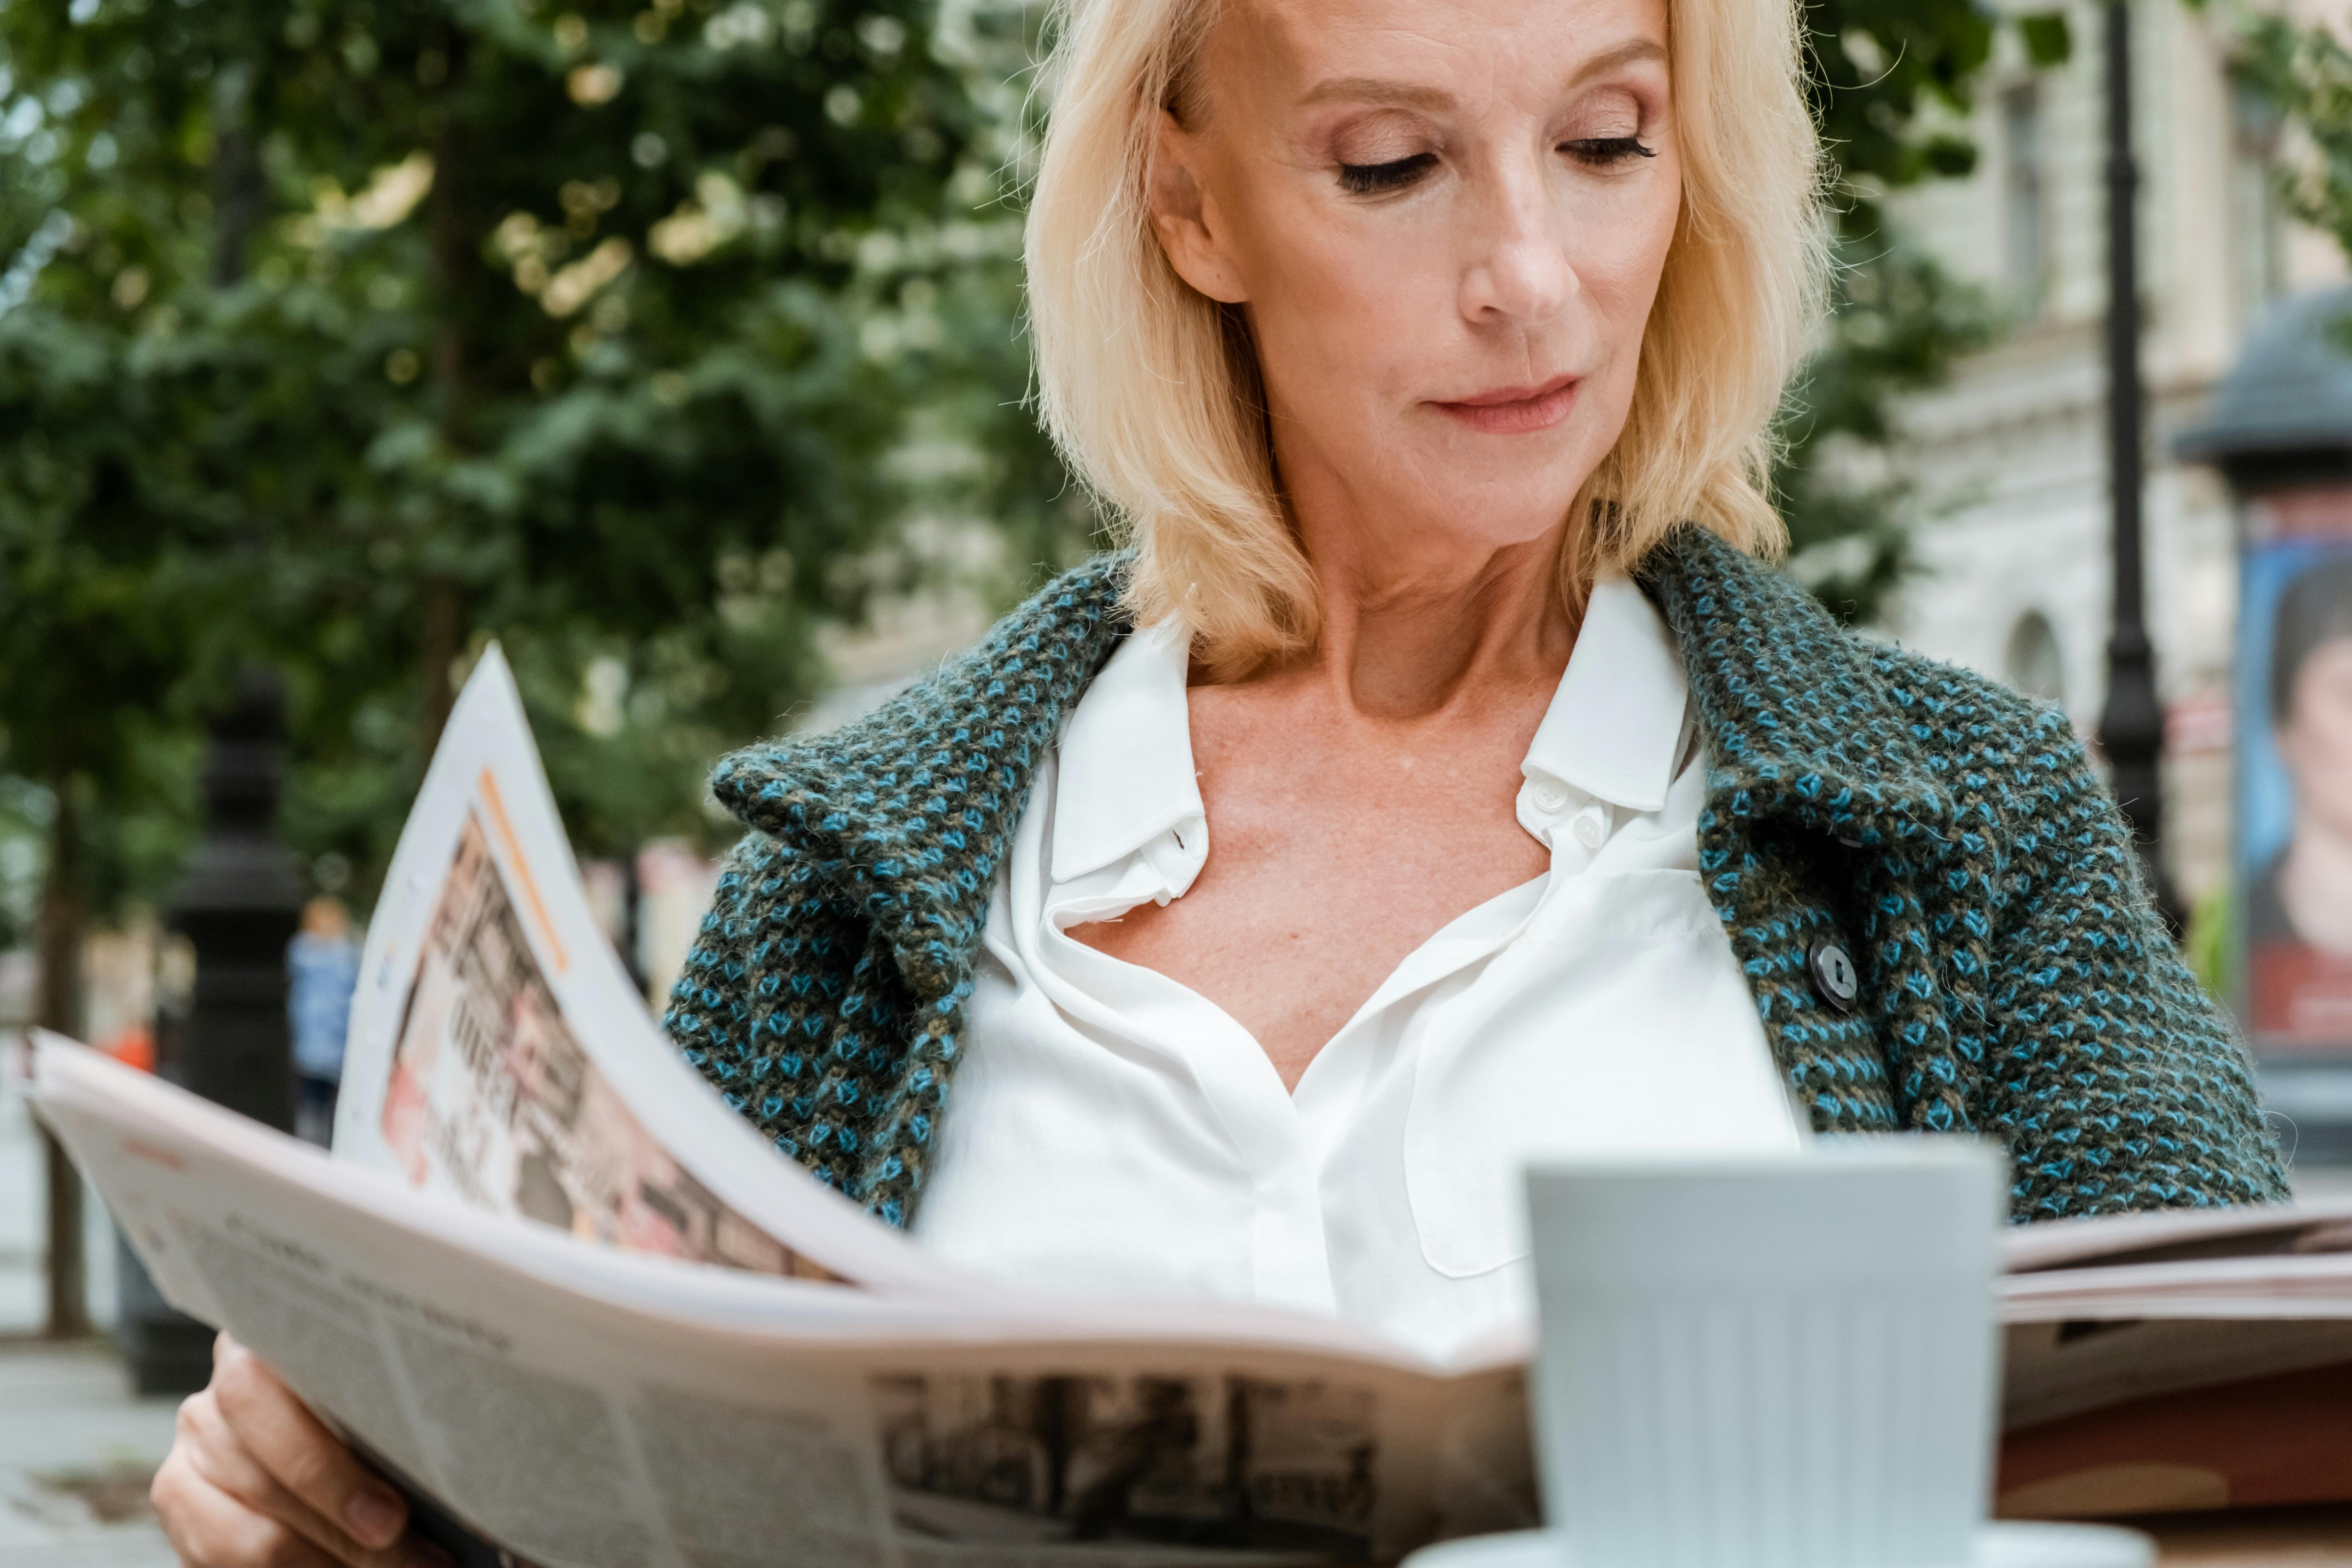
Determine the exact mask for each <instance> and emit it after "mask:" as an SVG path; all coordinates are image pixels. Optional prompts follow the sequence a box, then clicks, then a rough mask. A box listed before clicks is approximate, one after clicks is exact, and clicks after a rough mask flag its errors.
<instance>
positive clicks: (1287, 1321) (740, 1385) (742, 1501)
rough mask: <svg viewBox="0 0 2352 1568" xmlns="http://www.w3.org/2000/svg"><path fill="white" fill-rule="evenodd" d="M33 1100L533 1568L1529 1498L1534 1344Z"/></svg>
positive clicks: (367, 1426)
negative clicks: (785, 1272)
mask: <svg viewBox="0 0 2352 1568" xmlns="http://www.w3.org/2000/svg"><path fill="white" fill-rule="evenodd" d="M30 1087H31V1092H32V1095H33V1098H34V1100H35V1101H36V1103H37V1106H38V1108H39V1111H40V1114H41V1115H42V1117H43V1119H44V1120H45V1121H47V1122H48V1123H49V1125H50V1126H52V1127H53V1128H55V1129H56V1130H57V1131H58V1135H59V1136H60V1137H61V1138H62V1139H63V1140H64V1141H65V1142H66V1144H67V1146H68V1149H69V1150H70V1151H71V1152H72V1153H73V1156H74V1158H75V1160H76V1162H77V1163H79V1165H80V1166H81V1168H82V1169H83V1170H84V1171H85V1172H87V1173H89V1176H90V1178H91V1179H92V1180H93V1181H94V1182H95V1183H96V1184H98V1186H99V1189H100V1192H101V1193H102V1194H104V1195H105V1197H106V1201H107V1203H108V1205H109V1206H110V1208H111V1210H112V1211H113V1213H114V1214H115V1215H116V1216H117V1219H118V1221H119V1222H120V1223H121V1226H122V1227H123V1230H124V1234H125V1235H126V1236H127V1237H129V1239H130V1241H131V1245H132V1247H134V1248H135V1249H136V1250H137V1251H138V1252H139V1254H140V1256H141V1257H142V1258H143V1259H144V1260H145V1261H146V1263H147V1266H148V1268H149V1269H150V1271H151V1272H152V1274H153V1275H154V1278H155V1280H156V1283H157V1285H158V1286H159V1287H161V1289H163V1293H164V1295H165V1296H166V1297H167V1298H168V1299H170V1300H172V1301H173V1303H174V1304H175V1305H178V1306H180V1307H181V1308H182V1309H184V1310H187V1311H189V1312H191V1313H193V1314H194V1315H195V1316H196V1317H199V1318H201V1319H203V1320H205V1321H207V1322H211V1323H215V1324H218V1325H221V1326H223V1327H225V1328H226V1329H227V1330H228V1331H230V1332H232V1333H234V1334H236V1336H237V1337H238V1338H239V1339H241V1340H243V1341H244V1342H247V1344H249V1345H251V1346H252V1347H253V1348H254V1349H255V1350H256V1351H257V1352H258V1353H260V1354H261V1355H262V1356H263V1357H264V1358H265V1359H266V1360H268V1362H269V1363H270V1364H271V1365H272V1366H273V1367H275V1368H276V1369H277V1370H278V1373H280V1374H281V1375H282V1376H283V1377H284V1378H285V1379H286V1380H287V1382H288V1383H289V1384H291V1385H292V1386H293V1388H294V1389H295V1390H296V1391H297V1392H298V1393H299V1394H301V1396H302V1397H303V1399H304V1400H305V1401H307V1402H308V1403H310V1405H312V1406H313V1407H314V1408H316V1409H317V1410H318V1411H319V1412H320V1414H321V1415H322V1416H323V1417H324V1418H326V1419H328V1420H330V1421H331V1422H332V1423H333V1424H334V1425H335V1426H337V1427H338V1428H339V1429H341V1430H342V1431H343V1432H345V1433H347V1434H349V1435H351V1436H352V1437H354V1438H355V1439H357V1440H358V1441H359V1442H361V1443H362V1444H363V1445H364V1446H365V1447H366V1448H367V1449H368V1450H369V1451H370V1452H371V1453H373V1455H375V1456H377V1457H378V1458H380V1459H381V1460H382V1461H383V1463H384V1464H385V1465H386V1466H387V1468H389V1469H390V1470H391V1471H392V1472H393V1473H394V1475H395V1477H396V1479H401V1480H403V1481H404V1482H405V1483H406V1484H408V1485H409V1486H410V1487H411V1488H412V1489H414V1490H415V1491H416V1492H419V1493H421V1494H423V1495H425V1496H426V1497H429V1498H431V1499H433V1500H436V1502H437V1503H438V1504H440V1506H441V1507H442V1508H444V1509H445V1510H446V1511H447V1512H449V1513H450V1514H451V1515H453V1516H454V1517H456V1518H457V1519H458V1520H460V1521H463V1522H464V1523H465V1524H466V1526H467V1528H469V1529H471V1530H473V1531H477V1532H478V1534H480V1535H481V1536H482V1537H484V1538H485V1539H487V1540H489V1541H492V1542H497V1543H498V1544H499V1545H500V1546H501V1547H504V1548H505V1549H507V1550H508V1551H509V1552H513V1553H516V1554H519V1555H520V1556H522V1557H524V1558H527V1559H529V1560H530V1562H532V1563H538V1564H540V1565H541V1568H636V1565H640V1564H643V1565H647V1568H653V1565H679V1568H751V1564H754V1563H771V1562H774V1561H778V1560H782V1559H785V1558H789V1559H790V1560H792V1561H794V1562H806V1563H845V1564H858V1565H866V1564H877V1565H885V1568H887V1565H891V1564H898V1565H903V1568H958V1565H966V1568H1024V1565H1032V1564H1065V1565H1067V1568H1094V1565H1097V1564H1101V1565H1107V1568H1108V1565H1112V1564H1116V1565H1118V1568H1139V1565H1147V1564H1160V1563H1167V1564H1181V1563H1192V1562H1200V1561H1213V1562H1216V1563H1237V1564H1238V1563H1255V1562H1260V1561H1264V1562H1270V1563H1273V1562H1279V1563H1292V1562H1298V1563H1307V1562H1316V1563H1328V1562H1339V1563H1351V1562H1370V1561H1393V1560H1394V1559H1395V1558H1396V1557H1398V1556H1400V1555H1402V1553H1403V1552H1405V1551H1408V1550H1410V1549H1411V1548H1412V1547H1413V1546H1416V1545H1418V1544H1421V1543H1422V1542H1426V1541H1429V1540H1433V1539H1437V1538H1440V1537H1443V1536H1448V1535H1454V1534H1461V1533H1468V1532H1476V1531H1488V1530H1500V1529H1510V1528H1517V1527H1521V1526H1524V1525H1527V1524H1529V1523H1532V1522H1534V1521H1535V1518H1536V1510H1535V1501H1534V1497H1535V1493H1534V1482H1533V1479H1532V1475H1531V1472H1530V1458H1529V1453H1528V1437H1527V1432H1528V1426H1527V1415H1526V1405H1525V1393H1524V1361H1525V1346H1524V1345H1519V1346H1517V1347H1511V1348H1507V1349H1503V1350H1499V1351H1497V1352H1494V1353H1492V1354H1491V1355H1489V1356H1488V1357H1487V1358H1486V1359H1484V1360H1481V1361H1478V1362H1472V1363H1457V1364H1452V1365H1443V1364H1439V1363H1432V1362H1427V1361H1423V1360H1422V1359H1420V1358H1418V1357H1416V1356H1414V1355H1412V1353H1410V1352H1406V1351H1404V1350H1402V1348H1400V1347H1397V1346H1394V1345H1392V1344H1390V1343H1388V1342H1385V1341H1382V1340H1381V1339H1379V1338H1377V1337H1376V1336H1373V1335H1371V1334H1370V1333H1368V1332H1366V1331H1360V1330H1356V1329H1352V1328H1350V1327H1349V1326H1348V1325H1346V1324H1344V1323H1341V1322H1338V1321H1329V1320H1325V1319H1319V1318H1314V1317H1308V1316H1303V1315H1292V1314H1286V1313H1281V1312H1276V1311H1271V1310H1258V1309H1251V1308H1238V1307H1219V1306H1215V1305H1198V1304H1188V1303H1169V1304H1165V1305H1151V1304H1148V1303H1145V1304H1139V1303H1091V1302H1086V1301H1073V1300H1059V1299H1055V1298H1046V1297H1034V1298H1029V1297H1018V1296H1015V1295H1013V1294H1012V1293H1010V1292H995V1293H990V1292H964V1293H956V1294H951V1293H947V1292H933V1291H929V1290H919V1289H898V1290H889V1291H882V1290H869V1289H851V1288H845V1287H843V1286H841V1285H839V1284H835V1283H828V1282H825V1281H822V1280H816V1279H795V1278H789V1277H779V1276H777V1275H775V1274H773V1273H761V1272H754V1271H751V1270H748V1269H741V1268H729V1267H725V1266H721V1265H717V1264H713V1263H709V1262H702V1261H688V1260H682V1259H678V1258H661V1257H648V1256H646V1255H644V1254H640V1253H632V1252H628V1251H625V1250H623V1249H621V1248H618V1247H604V1246H597V1245H589V1244H583V1242H582V1241H581V1240H580V1239H579V1238H578V1237H574V1236H572V1235H569V1234H566V1233H565V1232H564V1231H562V1230H561V1229H559V1228H557V1227H554V1226H544V1225H535V1224H530V1223H523V1222H519V1221H518V1220H516V1219H515V1218H513V1217H511V1216H509V1215H499V1214H496V1213H489V1212H484V1211H482V1210H480V1209H475V1208H468V1207H466V1206H462V1205H455V1204H452V1203H450V1202H449V1201H448V1200H447V1198H446V1195H444V1194H437V1193H430V1192H418V1191H415V1190H414V1188H412V1187H411V1186H410V1185H409V1184H408V1183H407V1182H406V1181H405V1180H404V1179H403V1178H402V1177H401V1176H400V1175H398V1174H396V1173H387V1172H382V1171H375V1170H369V1169H364V1168H361V1167H357V1166H354V1165H352V1164H350V1163H341V1162H337V1161H334V1160H331V1159H330V1158H329V1157H328V1156H326V1155H324V1154H322V1153H320V1152H319V1151H317V1150H314V1149H311V1148H310V1147H309V1146H307V1145H304V1144H302V1143H299V1142H296V1141H295V1140H292V1139H289V1138H287V1137H285V1136H283V1135H282V1134H279V1133H277V1132H274V1131H269V1130H268V1129H265V1128H262V1127H260V1126H258V1125H257V1124H255V1123H252V1122H249V1121H244V1120H243V1119H241V1118H238V1117H236V1116H234V1115H232V1114H231V1113H229V1112H226V1111H224V1110H219V1109H217V1108H215V1107H213V1106H211V1105H209V1104H207V1103H205V1102H204V1101H202V1100H196V1099H194V1097H193V1096H190V1095H187V1094H185V1093H184V1092H183V1091H181V1090H179V1089H174V1088H173V1087H172V1086H171V1085H168V1084H164V1083H161V1082H158V1081H157V1080H155V1079H152V1078H149V1077H146V1076H145V1075H142V1074H140V1073H138V1072H135V1071H133V1070H131V1069H130V1068H124V1067H122V1066H121V1065H120V1064H118V1063H115V1062H112V1061H110V1060H109V1059H107V1058H104V1057H102V1056H100V1055H98V1054H97V1053H95V1052H91V1051H89V1050H87V1049H85V1048H83V1047H78V1046H75V1045H73V1044H71V1043H70V1042H68V1041H64V1040H60V1039H58V1038H56V1037H44V1038H42V1039H40V1040H39V1041H38V1042H37V1046H36V1048H35V1051H34V1068H33V1080H32V1084H31V1086H30ZM877 1228H878V1227H877ZM848 1261H851V1262H852V1263H853V1264H854V1263H855V1261H856V1260H855V1259H854V1258H853V1259H848Z"/></svg>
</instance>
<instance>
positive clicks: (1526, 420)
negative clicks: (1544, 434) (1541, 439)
mask: <svg viewBox="0 0 2352 1568" xmlns="http://www.w3.org/2000/svg"><path fill="white" fill-rule="evenodd" d="M1579 384H1580V377H1577V376H1573V375H1560V376H1554V377H1553V378H1552V379H1551V380H1549V381H1547V382H1542V383H1539V384H1537V385H1534V386H1498V387H1493V388H1490V389H1488V390H1487V391H1485V392H1481V393H1478V394H1475V395H1473V396H1469V397H1465V398H1459V399H1456V400H1454V401H1451V402H1435V401H1433V402H1432V403H1431V404H1430V406H1431V407H1433V408H1434V409H1436V410H1437V411H1438V412H1439V413H1441V414H1444V415H1445V416H1447V417H1449V418H1451V419H1453V420H1454V421H1455V422H1456V423H1458V424H1462V425H1466V426H1469V427H1470V428H1472V429H1474V430H1478V431H1483V432H1485V433H1486V434H1489V435H1496V436H1521V435H1527V434H1528V433H1530V432H1533V431H1537V430H1549V429H1550V428H1551V427H1552V426H1555V425H1557V424H1559V422H1560V421H1561V420H1563V419H1565V418H1567V417H1568V416H1569V411H1570V409H1572V408H1574V407H1575V406H1576V389H1577V386H1578V385H1579Z"/></svg>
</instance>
